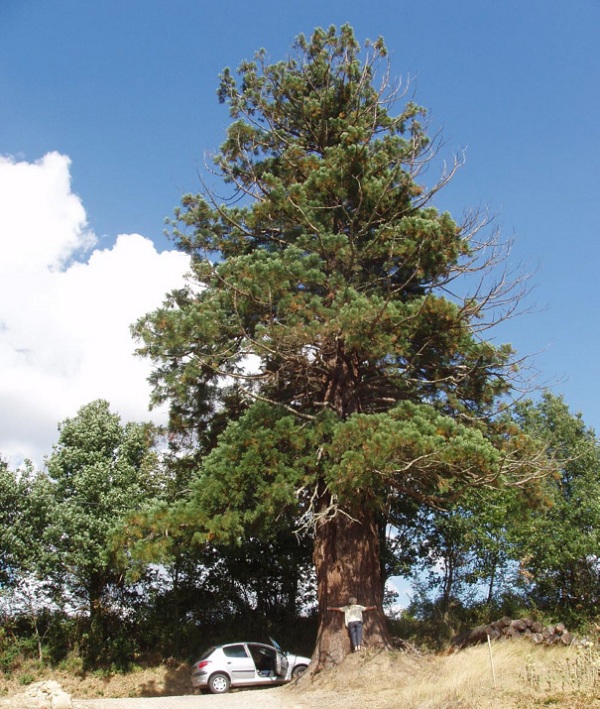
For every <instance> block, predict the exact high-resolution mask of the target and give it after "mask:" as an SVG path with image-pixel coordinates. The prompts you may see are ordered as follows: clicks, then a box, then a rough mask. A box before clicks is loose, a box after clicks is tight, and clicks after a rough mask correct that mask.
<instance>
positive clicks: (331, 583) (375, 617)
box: [311, 506, 391, 671]
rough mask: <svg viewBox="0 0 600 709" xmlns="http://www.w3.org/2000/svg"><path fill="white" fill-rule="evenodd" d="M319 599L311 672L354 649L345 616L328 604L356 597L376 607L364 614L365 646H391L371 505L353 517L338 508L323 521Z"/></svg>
mask: <svg viewBox="0 0 600 709" xmlns="http://www.w3.org/2000/svg"><path fill="white" fill-rule="evenodd" d="M313 559H314V564H315V569H316V574H317V591H318V598H319V618H320V623H319V631H318V635H317V643H316V647H315V651H314V653H313V657H312V660H313V663H312V667H311V669H312V671H318V670H320V669H323V668H325V667H330V666H332V665H337V664H339V663H340V662H341V661H342V660H343V659H344V657H345V656H346V655H347V654H348V653H349V652H351V644H350V637H349V635H348V632H347V630H346V628H345V625H344V614H343V613H340V612H337V611H328V610H327V608H328V607H331V606H334V607H339V606H345V605H347V603H348V598H349V597H350V596H354V597H355V598H356V599H357V602H358V603H359V604H360V605H363V606H376V607H377V608H376V610H370V611H365V613H364V614H363V620H364V626H363V645H364V646H365V647H391V640H390V635H389V631H388V629H387V623H386V619H385V616H384V614H383V609H382V603H383V581H382V578H381V566H380V559H379V533H378V527H377V522H376V518H375V514H374V513H373V512H372V511H371V510H369V509H368V508H367V507H366V506H363V507H362V508H361V509H360V510H359V511H358V512H353V513H352V516H351V517H350V516H348V515H346V514H344V513H342V512H339V511H338V513H337V514H336V515H335V516H333V517H328V518H324V519H321V520H319V522H318V525H317V529H316V533H315V542H314V554H313Z"/></svg>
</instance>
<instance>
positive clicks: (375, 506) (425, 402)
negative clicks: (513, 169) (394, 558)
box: [135, 26, 536, 664]
mask: <svg viewBox="0 0 600 709" xmlns="http://www.w3.org/2000/svg"><path fill="white" fill-rule="evenodd" d="M219 98H220V100H221V101H222V102H223V103H225V104H227V105H228V106H229V109H230V114H231V118H232V123H231V125H230V126H229V129H228V131H227V138H226V140H225V142H224V144H223V145H222V146H221V148H220V151H219V152H218V154H217V155H216V157H215V159H214V162H215V166H216V168H215V171H216V173H217V174H218V175H219V176H220V177H221V178H222V179H223V181H224V182H225V184H226V185H227V186H228V187H229V189H230V193H231V198H230V199H222V198H218V197H217V196H216V193H214V192H212V191H211V190H210V189H208V188H205V189H203V190H202V193H201V194H199V195H186V196H184V198H183V201H182V208H181V209H179V210H178V211H177V220H176V222H175V229H174V238H175V240H176V243H177V244H178V246H179V247H180V248H181V249H183V250H185V251H186V252H187V253H189V254H190V255H191V256H192V278H191V281H190V284H189V287H188V288H186V289H183V290H181V291H178V292H175V293H172V294H171V295H170V296H169V298H168V300H167V301H166V302H165V304H164V306H163V307H161V308H160V309H158V310H157V311H155V312H154V313H152V314H150V315H148V316H147V317H145V318H144V319H142V320H141V321H140V322H139V323H138V324H137V325H136V327H135V334H136V336H137V337H138V338H139V340H140V343H141V347H140V352H141V353H142V354H144V355H145V356H148V357H151V358H152V359H153V361H154V363H155V370H154V373H153V377H152V378H153V382H154V385H155V389H154V400H155V402H159V401H167V400H168V401H170V403H171V426H172V429H173V433H174V434H175V433H177V432H179V433H182V434H183V433H185V434H186V435H187V440H188V441H197V442H199V443H200V442H202V441H208V440H211V441H212V445H211V446H208V447H206V448H204V449H203V450H201V451H200V456H198V455H197V454H196V459H197V460H198V461H199V462H198V472H197V476H196V480H195V483H194V485H193V487H192V493H191V496H190V499H189V501H188V502H187V506H186V507H185V508H183V509H179V510H178V514H179V515H180V516H179V520H180V521H184V522H186V523H187V524H190V523H191V524H194V525H195V526H196V528H197V530H198V534H197V538H198V539H199V540H200V541H205V542H207V543H209V542H210V541H211V540H215V541H216V540H218V541H219V542H223V541H230V542H232V543H238V542H240V541H241V540H245V539H252V538H253V537H254V538H257V537H260V538H264V537H267V536H269V535H270V534H275V533H276V532H277V530H279V529H281V528H289V527H290V526H294V527H295V528H297V529H300V530H305V531H306V532H307V533H309V534H312V535H314V563H315V567H316V575H317V585H318V594H319V609H320V612H321V624H320V630H319V636H318V642H317V648H316V651H315V660H316V661H317V662H318V663H320V664H323V663H330V662H334V663H335V662H339V661H340V660H341V659H342V657H343V656H344V654H345V652H347V649H348V647H349V642H348V639H347V638H346V637H345V634H344V633H343V632H341V619H340V616H339V615H338V614H333V613H327V611H326V607H327V606H328V605H340V604H341V603H344V602H346V599H347V597H348V596H349V595H354V596H357V597H358V598H359V599H360V602H362V603H364V604H365V605H377V607H378V608H379V609H381V603H382V594H383V583H384V579H383V578H382V573H381V563H380V558H381V554H380V539H381V537H382V535H381V531H382V529H384V528H385V525H386V523H387V520H388V519H389V514H390V512H391V511H393V510H394V508H395V506H396V505H400V504H402V503H403V502H405V501H406V499H407V498H412V499H415V500H417V501H419V502H420V503H432V504H439V503H441V502H442V501H443V499H444V498H445V497H447V496H449V495H456V494H459V493H460V490H461V489H464V488H465V487H467V486H471V485H486V484H492V483H497V482H499V481H503V480H508V479H510V480H513V481H514V480H516V479H517V478H522V477H523V476H525V477H526V476H528V475H531V474H535V472H536V469H535V465H534V463H533V462H532V461H531V454H530V452H529V450H528V443H527V441H526V439H525V438H524V437H510V436H505V435H503V434H502V431H500V430H499V429H498V427H497V425H496V424H494V416H493V415H494V411H495V407H496V406H497V403H498V401H499V399H500V398H501V397H503V396H505V395H506V394H507V392H509V390H510V383H509V368H510V366H511V364H512V363H511V359H512V356H513V353H512V351H511V348H510V347H509V346H500V347H499V346H496V345H493V344H491V343H490V342H489V341H486V339H485V338H484V337H483V332H484V331H485V330H484V328H485V326H486V325H488V324H489V321H488V320H486V319H485V312H486V308H489V307H490V306H494V305H497V306H498V307H501V306H502V303H501V302H500V301H502V300H503V299H504V298H505V296H506V290H505V288H504V282H503V281H502V279H501V278H500V279H498V280H497V281H496V282H494V283H492V284H491V286H490V288H489V289H487V290H484V289H483V287H482V279H481V278H477V283H476V284H475V286H474V290H473V292H472V293H471V294H469V295H465V292H466V291H465V280H467V279H468V276H469V275H472V274H473V273H474V272H479V275H480V276H481V275H482V274H484V275H485V273H486V272H487V270H488V269H489V268H490V267H491V265H492V262H493V261H494V260H495V258H496V256H497V251H495V250H494V249H493V248H492V251H491V252H487V256H486V255H485V253H484V252H485V249H483V246H484V245H483V244H482V243H481V240H480V238H479V236H477V235H478V234H480V230H479V226H480V224H478V223H477V220H475V219H468V220H467V223H465V224H457V223H456V222H455V221H454V220H453V219H452V218H451V217H450V215H449V214H447V213H440V212H439V211H438V210H437V209H436V208H435V207H434V206H433V205H432V198H433V197H434V195H435V194H436V192H437V191H438V190H439V189H440V187H442V186H443V184H444V183H445V182H446V181H447V180H448V179H449V178H450V176H451V174H448V173H444V174H442V176H441V178H440V179H439V180H438V181H437V182H436V183H435V184H434V185H431V186H427V185H426V184H424V177H425V174H424V168H425V167H426V166H427V164H428V163H429V161H430V159H431V157H432V155H433V152H432V145H431V143H430V140H429V138H428V136H427V132H426V129H425V127H424V125H423V116H424V111H423V109H421V108H420V107H418V106H417V105H415V104H414V103H412V102H407V103H403V96H402V94H401V93H400V92H399V91H398V90H397V88H395V87H394V86H392V84H391V82H390V80H389V73H388V66H387V60H386V49H385V46H384V44H383V42H382V41H381V40H378V41H377V42H375V43H370V44H368V45H367V46H366V48H365V50H364V53H363V50H361V47H360V46H359V44H358V43H357V41H356V40H355V38H354V35H353V32H352V30H351V28H350V27H348V26H344V27H342V28H341V29H340V30H339V31H337V30H336V29H335V28H331V29H329V30H328V31H324V30H321V29H319V30H316V31H315V32H314V34H313V36H312V37H311V38H310V39H308V38H305V37H304V36H300V37H299V38H298V39H297V40H296V42H295V44H294V51H293V53H292V55H291V56H290V58H289V59H287V60H286V61H282V62H280V63H275V64H269V63H268V62H267V57H266V54H265V52H264V51H261V52H259V53H258V54H257V55H256V57H255V60H254V61H250V62H244V63H242V64H241V66H240V67H239V70H238V73H237V76H236V75H234V74H233V73H232V72H230V71H229V70H225V71H224V72H223V74H222V76H221V83H220V88H219ZM450 172H452V171H450ZM488 245H489V244H488ZM484 280H485V279H484ZM453 284H456V290H457V293H453ZM459 290H460V291H461V292H462V296H460V295H459V294H458V291H459ZM504 305H506V301H504ZM504 314H506V310H498V309H496V310H495V311H494V312H493V317H498V316H500V317H503V315H504ZM232 400H235V402H236V406H235V407H234V412H235V415H233V413H232V415H231V416H230V417H229V418H228V416H227V412H228V406H227V404H228V402H231V401H232ZM211 431H212V432H213V434H214V433H215V431H216V432H218V433H219V435H218V436H216V435H210V433H211ZM368 616H369V617H368V619H367V627H366V631H367V638H368V642H369V643H370V644H372V645H377V644H380V645H384V646H385V645H387V644H388V642H389V638H388V634H387V630H386V625H385V618H384V616H383V612H382V611H381V610H380V611H379V612H375V613H369V614H368Z"/></svg>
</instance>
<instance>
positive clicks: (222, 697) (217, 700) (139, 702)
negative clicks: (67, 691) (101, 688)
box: [73, 687, 309, 709]
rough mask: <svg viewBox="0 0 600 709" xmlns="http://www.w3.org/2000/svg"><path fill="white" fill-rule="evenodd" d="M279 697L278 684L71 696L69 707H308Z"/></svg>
mask: <svg viewBox="0 0 600 709" xmlns="http://www.w3.org/2000/svg"><path fill="white" fill-rule="evenodd" d="M290 699H292V698H291V697H289V695H288V696H287V697H285V696H282V693H281V687H273V688H271V689H265V688H261V689H256V690H239V691H234V692H228V693H227V694H201V695H189V694H188V695H185V696H181V697H152V698H136V699H74V700H73V709H248V708H249V707H252V706H256V705H260V709H308V707H309V705H307V704H302V703H300V702H295V701H293V699H292V701H291V702H290V701H289V700H290Z"/></svg>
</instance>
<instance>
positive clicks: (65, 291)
mask: <svg viewBox="0 0 600 709" xmlns="http://www.w3.org/2000/svg"><path fill="white" fill-rule="evenodd" d="M69 167H70V160H69V159H68V158H67V157H66V156H64V155H60V154H58V153H49V154H48V155H46V156H44V157H43V158H42V159H41V160H39V161H37V162H35V163H27V162H22V161H21V162H18V161H16V160H14V159H12V158H7V157H0V402H1V405H0V455H2V456H3V457H5V458H9V459H12V460H13V461H15V460H16V461H20V460H21V459H23V458H25V457H28V458H31V459H32V460H34V461H35V462H36V463H38V464H39V463H41V461H42V458H43V456H44V455H47V454H48V453H50V452H51V449H52V444H53V443H55V442H56V439H57V425H58V423H59V422H60V421H62V420H64V419H65V418H67V417H69V416H73V415H75V414H76V412H77V410H78V409H79V408H80V407H81V406H83V405H85V404H87V403H89V402H90V401H93V400H94V399H98V398H104V399H107V400H108V401H109V402H110V404H111V408H112V409H113V410H114V411H118V412H119V413H120V414H121V416H122V417H123V420H124V421H130V420H135V421H145V420H150V419H153V420H157V421H162V420H163V419H164V411H156V412H152V414H150V413H149V411H148V402H149V396H150V389H149V386H148V384H147V382H146V378H147V376H148V374H149V371H150V364H149V363H148V362H146V361H144V360H140V359H139V358H137V357H134V355H133V350H134V346H135V343H134V342H133V341H132V339H131V336H130V333H129V326H130V325H131V324H132V323H133V322H134V321H135V320H137V318H139V317H140V316H141V315H143V314H144V313H146V312H148V311H150V310H152V309H154V308H155V307H157V306H158V305H159V304H160V303H161V302H162V300H163V297H164V295H165V294H166V293H167V292H168V291H169V290H171V289H173V288H176V287H178V286H180V285H181V284H182V283H183V275H184V273H185V272H186V271H187V269H188V266H189V259H188V257H187V256H185V255H184V254H182V253H179V252H175V251H165V252H162V253H158V252H157V251H156V249H155V248H154V245H153V244H152V242H151V241H150V240H148V239H146V238H144V237H142V236H140V235H138V234H122V235H120V236H119V237H118V238H117V240H116V242H115V244H114V245H113V246H112V247H111V248H107V249H102V250H100V249H98V248H95V246H96V243H97V242H96V239H95V237H94V235H93V234H92V233H91V232H90V231H89V230H88V228H87V220H86V214H85V209H84V207H83V205H82V203H81V200H80V199H79V197H78V196H77V195H75V194H73V193H72V192H71V184H70V173H69ZM74 259H77V260H74Z"/></svg>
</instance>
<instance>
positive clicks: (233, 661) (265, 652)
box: [192, 640, 310, 694]
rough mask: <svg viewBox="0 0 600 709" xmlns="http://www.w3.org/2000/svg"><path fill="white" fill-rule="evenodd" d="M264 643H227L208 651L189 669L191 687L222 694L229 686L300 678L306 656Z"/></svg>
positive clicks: (252, 685) (305, 665)
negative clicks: (190, 672)
mask: <svg viewBox="0 0 600 709" xmlns="http://www.w3.org/2000/svg"><path fill="white" fill-rule="evenodd" d="M271 642H273V645H265V644H264V643H246V642H241V643H230V644H229V645H217V646H216V647H211V648H210V649H208V650H207V651H206V652H205V653H204V654H203V655H202V657H201V658H200V659H199V660H198V661H197V662H195V663H194V665H193V667H192V686H193V687H195V688H198V689H208V690H210V691H211V692H212V693H213V694H223V692H227V691H228V690H229V688H230V687H255V686H259V685H274V684H281V683H283V682H289V681H290V680H292V679H294V678H296V677H299V676H300V675H301V674H302V673H303V672H305V671H306V668H307V667H308V665H309V663H310V658H309V657H302V656H300V655H293V654H292V653H288V652H285V653H284V652H283V651H282V650H281V648H280V647H279V645H277V643H275V642H274V641H273V640H271Z"/></svg>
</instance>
